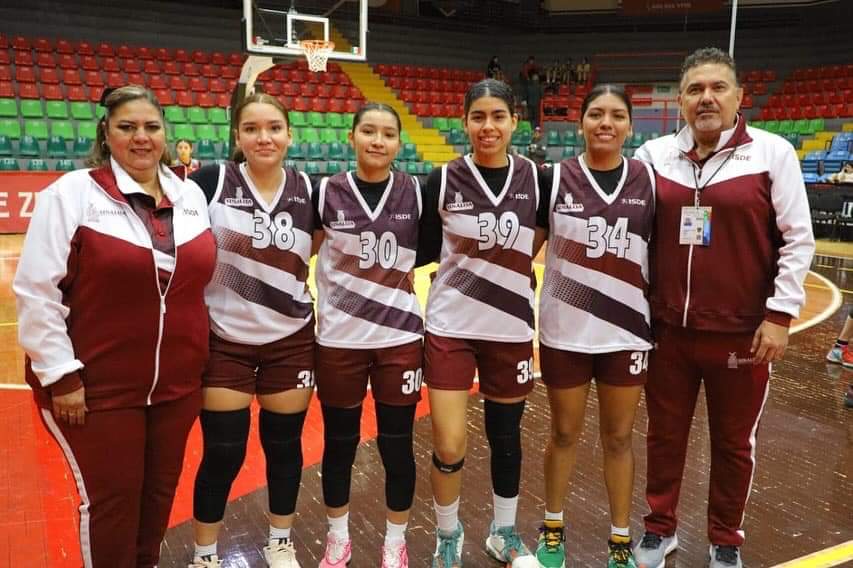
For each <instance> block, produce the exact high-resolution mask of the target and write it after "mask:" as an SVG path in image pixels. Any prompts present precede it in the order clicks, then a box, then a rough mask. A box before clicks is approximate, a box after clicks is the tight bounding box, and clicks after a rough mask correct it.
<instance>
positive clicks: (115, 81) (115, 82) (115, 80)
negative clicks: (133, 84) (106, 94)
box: [107, 73, 125, 89]
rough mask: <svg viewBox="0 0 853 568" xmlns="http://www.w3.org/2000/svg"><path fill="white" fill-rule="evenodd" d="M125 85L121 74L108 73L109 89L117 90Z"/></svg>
mask: <svg viewBox="0 0 853 568" xmlns="http://www.w3.org/2000/svg"><path fill="white" fill-rule="evenodd" d="M124 85H125V80H124V75H123V74H121V73H107V87H110V88H111V89H117V88H119V87H123V86H124Z"/></svg>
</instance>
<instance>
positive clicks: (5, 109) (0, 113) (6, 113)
mask: <svg viewBox="0 0 853 568" xmlns="http://www.w3.org/2000/svg"><path fill="white" fill-rule="evenodd" d="M17 116H18V105H17V103H16V102H15V99H0V117H3V118H16V117H17Z"/></svg>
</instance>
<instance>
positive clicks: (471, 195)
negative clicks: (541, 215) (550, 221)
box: [426, 156, 539, 342]
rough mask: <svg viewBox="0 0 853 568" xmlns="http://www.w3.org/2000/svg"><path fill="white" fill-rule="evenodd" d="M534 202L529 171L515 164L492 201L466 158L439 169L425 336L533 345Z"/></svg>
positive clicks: (521, 162)
mask: <svg viewBox="0 0 853 568" xmlns="http://www.w3.org/2000/svg"><path fill="white" fill-rule="evenodd" d="M538 201H539V182H538V179H537V176H536V166H535V165H534V164H533V162H531V161H530V160H528V159H527V158H524V157H522V156H509V173H508V174H507V178H506V182H505V183H504V186H503V188H502V189H501V191H500V193H499V194H497V195H495V194H494V192H493V191H492V190H491V189H490V188H489V186H488V185H487V184H486V182H485V180H483V177H482V175H481V174H480V172H479V170H477V166H476V165H475V164H474V161H473V160H472V159H471V156H464V157H462V158H458V159H456V160H453V161H451V162H449V163H448V164H446V165H444V166H443V167H442V169H441V189H440V191H439V197H438V204H439V215H440V217H441V222H442V228H443V242H442V246H441V260H440V264H439V268H438V274H437V275H436V277H435V280H434V281H433V283H432V287H431V288H430V292H429V300H428V302H427V318H426V329H427V331H429V332H430V333H434V334H436V335H441V336H445V337H460V338H467V339H480V340H487V341H507V342H522V341H529V340H531V339H532V338H533V299H534V294H533V287H532V282H531V273H532V269H531V261H532V253H533V235H534V232H535V229H536V207H537V203H538Z"/></svg>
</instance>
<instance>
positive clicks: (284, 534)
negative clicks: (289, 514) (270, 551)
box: [270, 525, 290, 544]
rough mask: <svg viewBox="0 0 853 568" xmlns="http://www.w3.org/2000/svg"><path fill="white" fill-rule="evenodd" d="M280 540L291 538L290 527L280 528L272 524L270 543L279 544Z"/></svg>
mask: <svg viewBox="0 0 853 568" xmlns="http://www.w3.org/2000/svg"><path fill="white" fill-rule="evenodd" d="M279 540H290V527H288V528H286V529H280V528H278V527H274V526H272V525H270V544H277V542H274V541H279Z"/></svg>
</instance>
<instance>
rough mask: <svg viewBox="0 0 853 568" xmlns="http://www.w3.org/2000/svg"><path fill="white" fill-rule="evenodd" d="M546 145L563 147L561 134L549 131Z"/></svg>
mask: <svg viewBox="0 0 853 568" xmlns="http://www.w3.org/2000/svg"><path fill="white" fill-rule="evenodd" d="M545 143H546V144H547V145H548V146H562V144H563V142H562V140H560V133H559V132H558V131H556V130H549V131H548V134H547V135H546V137H545Z"/></svg>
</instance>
